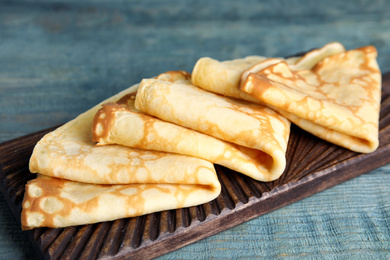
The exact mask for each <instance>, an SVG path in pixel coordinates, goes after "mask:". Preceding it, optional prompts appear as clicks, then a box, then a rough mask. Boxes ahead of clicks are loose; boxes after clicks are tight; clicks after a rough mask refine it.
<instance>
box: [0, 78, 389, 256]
mask: <svg viewBox="0 0 390 260" xmlns="http://www.w3.org/2000/svg"><path fill="white" fill-rule="evenodd" d="M53 129H54V128H52V129H47V130H43V131H41V132H37V133H33V134H30V135H27V136H24V137H21V138H17V139H14V140H11V141H8V142H5V143H2V144H0V154H1V158H0V178H1V185H0V189H1V191H2V193H3V194H4V196H5V198H6V199H7V201H8V203H9V205H10V208H11V210H12V211H13V212H14V214H15V216H16V217H17V218H18V219H19V221H20V212H21V203H22V200H23V194H24V185H25V184H26V182H27V181H28V180H30V179H32V178H34V177H35V176H34V175H33V174H31V173H30V172H29V170H28V161H29V158H30V155H31V153H32V149H33V148H34V145H35V144H36V142H37V141H38V140H39V139H40V138H41V137H42V136H43V135H44V134H45V133H47V132H49V131H51V130H53ZM379 135H380V147H379V148H378V149H377V151H375V152H374V153H370V154H358V153H354V152H351V151H349V150H346V149H343V148H341V147H338V146H336V145H333V144H330V143H327V142H325V141H323V140H320V139H318V138H316V137H314V136H312V135H310V134H308V133H307V132H305V131H303V130H301V129H299V128H298V127H296V126H294V125H293V126H292V130H291V136H290V141H289V146H288V150H287V167H286V170H285V172H284V174H283V175H282V176H281V178H280V179H278V180H276V181H273V182H270V183H263V182H258V181H255V180H253V179H251V178H249V177H246V176H244V175H242V174H239V173H236V172H234V171H231V170H229V169H226V168H224V167H221V166H216V169H217V172H218V175H219V180H220V182H221V185H222V192H221V194H220V196H218V197H217V198H216V199H215V200H213V201H211V202H209V203H206V204H203V205H199V206H196V207H190V208H184V209H178V210H169V211H163V212H157V213H153V214H148V215H144V216H140V217H136V218H127V219H119V220H116V221H111V222H104V223H97V224H91V225H84V226H75V227H68V228H57V229H52V228H37V229H34V230H30V231H26V233H27V234H28V236H29V237H30V238H31V241H32V243H34V245H35V247H36V248H37V249H38V251H40V252H41V253H42V255H43V256H44V258H46V259H129V258H130V257H132V258H133V259H137V258H140V259H141V258H142V259H148V258H154V257H157V256H159V255H162V254H165V253H168V252H170V251H172V250H175V249H177V248H180V247H183V246H185V245H188V244H190V243H193V242H195V241H198V240H200V239H202V238H205V237H208V236H210V235H213V234H216V233H218V232H221V231H223V230H226V229H228V228H231V227H233V226H236V225H238V224H241V223H243V222H245V221H248V220H250V219H252V218H255V217H258V216H260V215H263V214H265V213H268V212H270V211H272V210H275V209H277V208H280V207H283V206H285V205H288V204H290V203H293V202H295V201H298V200H300V199H303V198H306V197H308V196H310V195H313V194H315V193H317V192H320V191H322V190H324V189H327V188H330V187H332V186H334V185H337V184H339V183H341V182H344V181H346V180H349V179H351V178H354V177H356V176H359V175H361V174H363V173H365V172H368V171H370V170H373V169H375V168H378V167H380V166H383V165H385V164H387V163H390V74H389V73H387V74H385V75H384V76H383V89H382V106H381V115H380V130H379Z"/></svg>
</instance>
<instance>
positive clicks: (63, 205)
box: [21, 162, 218, 229]
mask: <svg viewBox="0 0 390 260" xmlns="http://www.w3.org/2000/svg"><path fill="white" fill-rule="evenodd" d="M178 163H180V162H178ZM204 171H209V169H207V168H206V169H204ZM199 175H201V174H199ZM210 179H211V180H209V181H208V182H205V183H204V184H200V183H198V184H196V185H189V184H186V183H184V181H183V184H175V185H172V184H164V182H162V183H156V184H151V183H146V184H111V185H109V184H107V185H103V184H91V183H83V182H76V181H69V180H65V179H59V178H53V177H48V176H43V177H42V176H39V177H38V178H36V179H34V180H31V181H30V182H29V183H28V185H27V186H26V191H25V197H24V200H23V211H22V218H21V219H22V227H23V229H32V228H35V227H53V228H56V227H66V226H74V225H82V224H90V223H97V222H102V221H111V220H116V219H121V218H127V217H134V216H140V215H144V214H148V213H152V212H157V211H162V210H167V209H176V208H184V207H188V206H193V205H197V204H200V203H206V202H208V201H209V200H210V199H211V198H213V197H215V195H216V194H218V189H217V188H216V187H218V186H215V185H218V183H217V182H215V183H212V182H213V178H210Z"/></svg>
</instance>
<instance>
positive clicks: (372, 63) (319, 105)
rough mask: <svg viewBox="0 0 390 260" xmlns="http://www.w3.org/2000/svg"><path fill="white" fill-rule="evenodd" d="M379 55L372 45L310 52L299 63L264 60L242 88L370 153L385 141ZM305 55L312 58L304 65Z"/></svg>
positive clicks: (320, 132) (319, 132) (312, 128)
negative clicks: (380, 133) (325, 52)
mask: <svg viewBox="0 0 390 260" xmlns="http://www.w3.org/2000/svg"><path fill="white" fill-rule="evenodd" d="M316 52H317V53H316ZM376 57H377V51H376V49H375V48H374V47H373V46H366V47H362V48H359V49H354V50H349V51H344V52H340V53H338V54H333V55H329V56H326V57H321V58H322V59H317V58H318V51H313V52H309V53H308V54H307V55H306V56H304V57H302V62H301V61H298V63H297V64H288V63H286V62H285V61H280V62H277V63H275V64H272V65H269V66H268V65H267V66H261V63H260V64H259V66H258V70H257V71H256V72H251V73H249V74H248V76H247V78H246V80H245V81H243V83H242V85H241V87H240V89H241V90H242V91H244V92H246V93H248V94H250V95H252V96H253V97H255V98H256V99H258V100H260V101H261V102H263V103H267V104H269V106H270V107H272V108H274V109H275V110H277V111H279V112H280V113H281V114H282V115H284V116H285V117H287V118H288V119H290V120H291V121H292V122H294V123H295V124H297V125H298V126H300V127H301V128H303V129H305V130H307V131H308V132H311V133H312V134H314V135H316V136H318V137H320V138H322V139H325V140H327V141H329V142H332V143H335V144H337V145H340V146H343V147H345V148H348V149H350V150H352V151H356V152H362V153H369V152H373V151H375V150H376V148H377V147H378V145H379V140H378V121H379V110H380V98H381V73H380V70H379V67H378V64H377V62H376ZM312 60H315V62H310V61H312ZM303 61H308V62H306V63H307V64H306V65H301V64H300V63H304V62H303Z"/></svg>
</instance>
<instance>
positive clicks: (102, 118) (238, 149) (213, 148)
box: [92, 71, 280, 181]
mask: <svg viewBox="0 0 390 260" xmlns="http://www.w3.org/2000/svg"><path fill="white" fill-rule="evenodd" d="M157 79H159V80H164V81H168V82H176V83H177V82H182V83H187V84H189V83H190V79H191V75H190V74H189V73H186V72H182V71H169V72H166V73H163V74H161V75H159V76H158V77H157ZM135 97H136V93H131V94H127V95H125V96H124V97H122V98H121V99H120V100H118V101H117V102H116V103H107V104H104V105H103V107H102V108H101V109H100V110H99V111H98V112H97V113H96V115H95V118H94V122H93V127H92V139H93V141H94V142H97V145H98V146H101V145H107V144H120V145H123V146H129V147H134V148H141V149H148V150H155V151H163V152H171V153H177V154H183V155H189V156H194V157H198V158H202V159H205V160H208V161H210V162H212V163H215V164H219V165H223V166H225V167H227V168H230V169H232V170H235V171H237V172H240V173H243V174H245V175H247V176H250V177H252V178H254V179H256V180H260V181H272V180H274V179H275V178H277V176H278V175H279V174H280V171H279V172H278V173H276V174H270V172H271V171H270V170H271V169H269V166H270V165H269V163H268V162H267V160H269V158H268V157H269V156H268V155H267V154H266V153H264V152H263V151H261V150H257V149H252V148H247V147H244V146H241V145H237V144H234V143H230V142H226V141H223V140H221V139H219V138H215V137H213V136H210V135H206V134H203V133H200V132H198V131H194V130H192V129H189V128H186V127H183V126H180V125H177V124H173V123H170V122H166V121H163V120H160V119H158V118H156V117H154V116H150V115H148V114H145V113H143V112H141V111H139V110H137V109H136V108H135V106H134V102H135Z"/></svg>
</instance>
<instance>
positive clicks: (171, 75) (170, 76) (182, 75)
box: [155, 70, 191, 82]
mask: <svg viewBox="0 0 390 260" xmlns="http://www.w3.org/2000/svg"><path fill="white" fill-rule="evenodd" d="M155 79H158V80H163V81H169V82H175V81H178V80H191V73H189V72H187V71H184V70H172V71H167V72H165V73H162V74H160V75H158V76H157V77H155Z"/></svg>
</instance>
